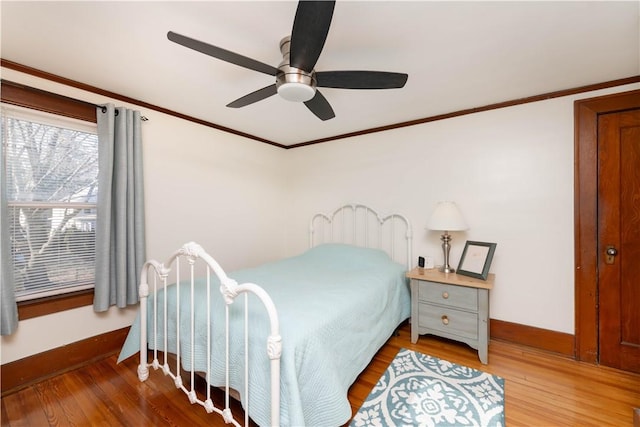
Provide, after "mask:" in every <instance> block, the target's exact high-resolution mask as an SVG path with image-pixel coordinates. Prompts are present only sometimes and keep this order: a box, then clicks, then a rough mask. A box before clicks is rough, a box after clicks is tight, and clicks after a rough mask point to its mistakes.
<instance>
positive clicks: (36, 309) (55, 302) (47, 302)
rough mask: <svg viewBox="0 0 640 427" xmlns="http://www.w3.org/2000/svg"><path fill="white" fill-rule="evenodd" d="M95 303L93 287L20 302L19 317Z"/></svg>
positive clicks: (39, 314)
mask: <svg viewBox="0 0 640 427" xmlns="http://www.w3.org/2000/svg"><path fill="white" fill-rule="evenodd" d="M92 304H93V289H87V290H84V291H78V292H72V293H69V294H64V295H56V296H53V297H46V298H39V299H35V300H32V301H22V302H19V303H18V319H19V320H26V319H32V318H34V317H39V316H46V315H47V314H53V313H58V312H60V311H65V310H71V309H73V308H78V307H84V306H87V305H92Z"/></svg>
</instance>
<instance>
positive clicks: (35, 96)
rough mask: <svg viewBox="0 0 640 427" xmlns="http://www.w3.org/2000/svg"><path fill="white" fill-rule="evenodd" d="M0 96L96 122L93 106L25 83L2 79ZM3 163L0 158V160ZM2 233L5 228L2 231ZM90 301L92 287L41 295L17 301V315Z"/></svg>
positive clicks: (21, 104)
mask: <svg viewBox="0 0 640 427" xmlns="http://www.w3.org/2000/svg"><path fill="white" fill-rule="evenodd" d="M0 85H1V87H2V90H0V98H1V99H2V103H3V104H5V105H11V106H17V107H24V108H27V109H28V110H27V111H31V112H37V111H43V112H47V113H51V114H53V115H54V116H55V117H56V118H57V119H64V118H65V117H69V118H74V119H78V120H81V121H83V122H88V123H96V106H95V105H94V104H91V103H88V102H84V101H79V100H77V99H73V98H69V97H65V96H61V95H58V94H55V93H51V92H47V91H43V90H41V89H35V88H32V87H28V86H25V85H23V84H20V83H15V82H12V81H8V80H4V79H2V80H1V81H0ZM0 162H4V159H0ZM4 171H5V164H4V163H1V166H0V174H2V175H3V176H2V177H1V178H0V181H1V182H0V184H2V185H4ZM2 233H3V235H4V233H5V230H2ZM92 303H93V288H92V289H86V290H84V291H77V292H69V293H65V294H61V295H58V296H50V297H42V298H38V299H32V300H26V301H21V302H19V303H18V317H19V318H20V320H25V319H30V318H32V317H37V316H44V315H47V314H51V313H56V312H59V311H63V310H69V309H72V308H77V307H82V306H86V305H91V304H92Z"/></svg>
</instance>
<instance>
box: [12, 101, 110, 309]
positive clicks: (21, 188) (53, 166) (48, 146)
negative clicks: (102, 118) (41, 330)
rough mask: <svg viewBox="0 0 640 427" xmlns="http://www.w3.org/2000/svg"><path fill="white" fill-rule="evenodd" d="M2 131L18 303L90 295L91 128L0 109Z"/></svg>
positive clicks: (94, 166) (94, 144)
mask: <svg viewBox="0 0 640 427" xmlns="http://www.w3.org/2000/svg"><path fill="white" fill-rule="evenodd" d="M1 125H2V143H3V144H4V147H5V150H4V155H5V158H4V159H2V161H3V166H4V167H3V170H4V173H5V176H4V177H3V180H4V181H5V183H6V184H5V185H7V189H8V191H7V193H8V194H7V195H8V206H9V216H10V224H11V225H10V230H8V233H9V237H10V239H11V249H12V254H13V260H14V276H15V287H16V299H17V300H18V301H25V300H32V299H37V298H42V297H47V296H52V295H59V294H65V293H69V292H74V291H79V290H84V289H91V288H93V285H94V264H95V222H96V202H97V192H98V137H97V134H96V133H97V130H96V124H95V123H92V122H85V121H80V120H75V119H70V118H66V117H62V116H58V115H53V114H47V113H42V112H37V111H34V110H27V109H23V108H17V107H12V106H3V108H2V122H1ZM3 231H4V230H3Z"/></svg>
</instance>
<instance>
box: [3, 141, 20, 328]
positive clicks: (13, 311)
mask: <svg viewBox="0 0 640 427" xmlns="http://www.w3.org/2000/svg"><path fill="white" fill-rule="evenodd" d="M0 146H1V147H2V148H0V150H1V151H0V159H4V150H5V146H4V144H0ZM5 173H6V170H5V169H4V166H3V167H2V173H1V176H0V230H2V239H0V240H1V241H0V263H1V264H0V269H1V270H2V272H1V274H0V276H1V277H0V332H1V333H2V335H11V334H12V333H13V332H14V331H15V330H16V328H17V327H18V306H17V305H16V295H15V292H14V287H15V282H14V281H13V258H12V256H11V242H10V241H9V235H10V234H11V233H9V226H10V224H9V221H10V220H9V210H8V208H7V183H6V176H5Z"/></svg>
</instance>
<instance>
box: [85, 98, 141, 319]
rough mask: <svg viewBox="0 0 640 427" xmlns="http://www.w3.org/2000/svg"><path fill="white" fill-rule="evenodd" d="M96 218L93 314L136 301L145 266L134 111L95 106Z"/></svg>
mask: <svg viewBox="0 0 640 427" xmlns="http://www.w3.org/2000/svg"><path fill="white" fill-rule="evenodd" d="M97 116H98V161H99V171H98V217H97V221H96V283H95V285H96V286H95V297H94V300H93V308H94V311H106V310H107V309H108V308H109V307H110V306H112V305H116V306H118V307H126V306H127V305H130V304H136V303H137V302H138V279H139V276H140V270H141V269H142V265H143V264H144V262H145V232H144V189H143V182H142V181H143V179H142V142H141V139H142V138H141V123H142V122H141V119H140V112H139V111H132V110H128V109H126V108H123V107H119V108H115V107H114V106H113V104H107V105H105V106H104V107H98V109H97Z"/></svg>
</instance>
